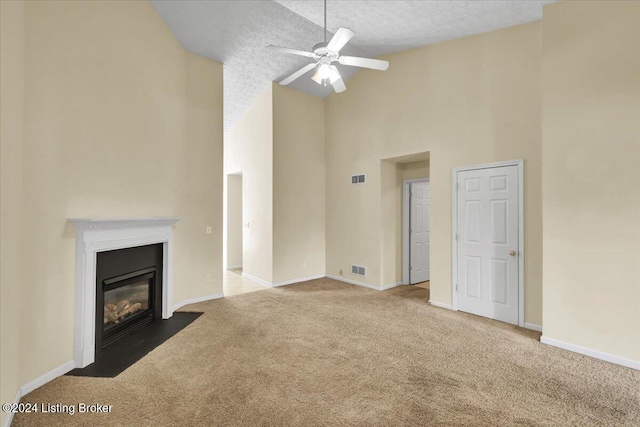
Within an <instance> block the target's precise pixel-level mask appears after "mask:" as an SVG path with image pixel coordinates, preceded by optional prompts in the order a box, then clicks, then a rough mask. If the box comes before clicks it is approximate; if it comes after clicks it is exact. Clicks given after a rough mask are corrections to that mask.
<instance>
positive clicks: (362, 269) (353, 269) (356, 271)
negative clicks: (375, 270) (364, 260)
mask: <svg viewBox="0 0 640 427" xmlns="http://www.w3.org/2000/svg"><path fill="white" fill-rule="evenodd" d="M351 273H353V274H357V275H358V276H366V275H367V269H366V268H365V267H360V266H359V265H352V266H351Z"/></svg>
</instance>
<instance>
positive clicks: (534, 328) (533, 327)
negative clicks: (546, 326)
mask: <svg viewBox="0 0 640 427" xmlns="http://www.w3.org/2000/svg"><path fill="white" fill-rule="evenodd" d="M524 327H525V328H526V329H531V330H532V331H538V332H542V326H540V325H536V324H535V323H527V322H525V323H524Z"/></svg>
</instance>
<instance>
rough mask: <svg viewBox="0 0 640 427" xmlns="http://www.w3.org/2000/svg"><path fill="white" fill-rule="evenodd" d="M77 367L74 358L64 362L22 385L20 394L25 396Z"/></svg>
mask: <svg viewBox="0 0 640 427" xmlns="http://www.w3.org/2000/svg"><path fill="white" fill-rule="evenodd" d="M75 367H76V362H75V361H73V360H69V361H68V362H65V363H63V364H62V365H60V366H58V367H57V368H55V369H52V370H51V371H49V372H47V373H46V374H43V375H40V376H39V377H38V378H36V379H35V380H33V381H31V382H30V383H27V384H25V385H23V386H22V387H20V390H19V392H20V395H21V396H25V395H27V394H28V393H31V392H32V391H33V390H35V389H37V388H38V387H41V386H43V385H45V384H46V383H48V382H49V381H52V380H55V379H56V378H58V377H59V376H61V375H64V374H66V373H67V372H69V371H70V370H72V369H73V368H75Z"/></svg>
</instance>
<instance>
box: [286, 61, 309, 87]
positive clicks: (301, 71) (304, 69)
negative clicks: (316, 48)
mask: <svg viewBox="0 0 640 427" xmlns="http://www.w3.org/2000/svg"><path fill="white" fill-rule="evenodd" d="M316 65H318V64H316V63H315V62H314V63H313V64H308V65H305V66H304V67H302V68H300V69H299V70H298V71H296V72H295V73H293V74H291V75H290V76H289V77H287V78H286V79H284V80H282V81H281V82H280V84H281V85H282V86H286V85H288V84H289V83H291V82H292V81H294V80H295V79H297V78H298V77H300V76H302V75H303V74H305V73H307V72H309V70H311V69H313V68H315V67H316Z"/></svg>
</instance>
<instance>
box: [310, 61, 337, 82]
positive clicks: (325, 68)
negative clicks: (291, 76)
mask: <svg viewBox="0 0 640 427" xmlns="http://www.w3.org/2000/svg"><path fill="white" fill-rule="evenodd" d="M311 79H312V80H313V81H314V82H316V83H318V84H321V85H325V86H326V84H327V80H329V82H330V83H331V84H333V83H334V82H335V81H336V80H338V79H340V73H339V72H338V69H337V68H336V66H335V65H329V64H327V63H321V64H320V66H319V67H318V70H317V71H316V73H315V74H314V75H313V77H311Z"/></svg>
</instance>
